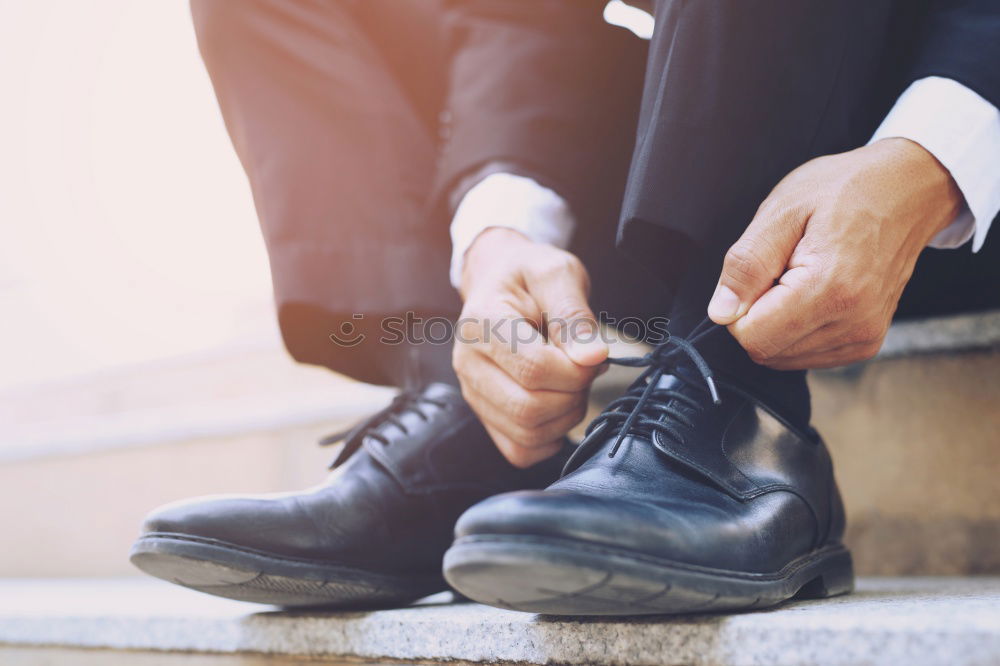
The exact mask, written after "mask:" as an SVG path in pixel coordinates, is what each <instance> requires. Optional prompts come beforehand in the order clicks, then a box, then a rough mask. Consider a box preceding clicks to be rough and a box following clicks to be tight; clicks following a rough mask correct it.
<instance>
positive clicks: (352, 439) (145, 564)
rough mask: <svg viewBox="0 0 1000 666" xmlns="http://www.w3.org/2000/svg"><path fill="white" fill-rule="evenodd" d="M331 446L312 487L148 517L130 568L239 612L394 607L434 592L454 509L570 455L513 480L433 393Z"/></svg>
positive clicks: (534, 484)
mask: <svg viewBox="0 0 1000 666" xmlns="http://www.w3.org/2000/svg"><path fill="white" fill-rule="evenodd" d="M345 438H346V441H345V445H344V449H343V450H342V452H341V454H340V456H339V457H338V459H337V460H336V461H335V462H334V465H333V466H335V467H338V469H337V470H336V471H335V472H333V473H332V474H331V475H330V477H329V479H328V480H327V481H326V482H325V483H323V484H322V485H320V486H318V487H316V488H313V489H310V490H307V491H304V492H300V493H286V494H273V495H260V496H247V497H240V496H219V497H208V498H201V499H196V500H192V501H187V502H183V503H179V504H172V505H167V506H165V507H163V508H161V509H159V510H157V511H155V512H154V513H153V514H152V515H150V516H149V517H148V518H147V520H146V522H145V525H144V526H143V534H142V536H140V537H139V539H138V541H136V543H135V545H134V546H133V548H132V553H131V560H132V563H133V564H135V565H136V566H137V567H139V568H140V569H142V570H143V571H145V572H146V573H149V574H152V575H153V576H157V577H159V578H163V579H165V580H168V581H170V582H172V583H177V584H179V585H184V586H186V587H190V588H193V589H196V590H201V591H202V592H208V593H209V594H215V595H218V596H222V597H229V598H231V599H239V600H242V601H255V602H260V603H268V604H277V605H281V606H318V605H321V606H331V607H351V608H360V607H371V606H386V605H396V604H405V603H408V602H410V601H413V600H415V599H418V598H420V597H423V596H426V595H428V594H432V593H434V592H438V591H441V590H445V589H447V585H446V583H445V582H444V579H443V577H442V575H441V557H442V555H443V554H444V552H445V550H446V549H447V548H448V546H449V545H450V544H451V540H452V530H453V528H454V525H455V520H456V519H457V518H458V516H459V515H460V514H461V513H462V512H463V511H464V510H465V509H467V508H468V507H470V506H472V505H473V504H475V503H476V502H478V501H480V500H482V499H484V498H486V497H488V496H490V495H493V494H496V493H500V492H505V491H511V490H519V489H526V488H544V487H545V486H546V485H548V484H549V483H551V482H552V481H553V480H555V479H556V478H557V477H558V474H559V469H560V468H561V467H562V465H563V464H565V462H566V459H567V457H568V454H569V448H570V447H569V446H567V447H566V449H565V450H564V451H563V452H561V453H560V454H559V455H557V456H556V457H555V458H552V459H550V460H547V461H545V462H542V463H539V464H538V465H536V466H534V467H531V468H529V469H526V470H519V469H516V468H515V467H513V466H511V465H510V464H509V463H507V462H506V460H504V458H503V457H502V456H501V455H500V453H499V452H498V451H497V449H496V447H495V446H494V445H493V443H492V441H491V440H490V438H489V437H488V435H487V434H486V431H485V430H484V429H483V427H482V425H480V423H479V421H478V419H476V417H475V416H474V415H473V413H472V411H471V410H470V409H469V407H468V406H467V405H466V403H465V401H463V400H462V397H461V395H460V394H459V392H458V390H457V389H455V388H452V387H451V386H448V385H446V384H431V385H430V386H429V387H427V388H426V389H425V390H423V391H421V392H405V393H403V394H400V396H398V397H397V398H396V399H395V400H394V401H393V403H392V404H391V405H390V406H389V407H387V408H386V409H385V410H383V411H381V412H379V413H378V414H376V415H374V416H373V417H371V418H369V419H367V420H366V421H365V422H363V423H361V424H360V425H359V426H357V427H356V428H354V429H353V430H352V431H351V432H349V433H346V434H345Z"/></svg>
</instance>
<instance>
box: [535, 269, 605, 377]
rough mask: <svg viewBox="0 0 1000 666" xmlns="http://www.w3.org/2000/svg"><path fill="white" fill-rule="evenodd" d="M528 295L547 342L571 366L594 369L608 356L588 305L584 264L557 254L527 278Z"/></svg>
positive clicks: (587, 283) (587, 287)
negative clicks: (560, 353)
mask: <svg viewBox="0 0 1000 666" xmlns="http://www.w3.org/2000/svg"><path fill="white" fill-rule="evenodd" d="M526 281H527V288H528V292H529V293H530V294H531V296H532V298H534V300H535V302H536V303H537V304H538V309H539V310H540V311H541V313H542V314H543V315H544V319H545V328H546V335H547V336H548V339H549V342H550V343H551V344H553V345H555V346H556V347H557V348H559V349H561V350H562V351H563V352H564V353H565V354H566V356H568V357H569V358H570V359H571V360H572V361H573V362H574V363H576V364H577V365H582V366H588V367H590V366H596V365H599V364H601V363H603V362H604V360H605V359H606V358H607V357H608V345H607V344H606V343H605V342H604V340H602V339H601V336H600V329H599V328H598V326H597V319H596V318H595V317H594V313H593V312H592V311H591V310H590V305H588V304H587V292H588V291H589V289H590V284H589V278H588V277H587V270H586V269H585V268H584V266H583V263H582V262H581V261H580V260H579V259H577V258H576V257H574V256H573V255H571V254H569V253H568V252H567V253H562V254H560V255H556V258H555V259H552V260H549V262H548V263H546V264H545V265H542V266H536V267H533V269H532V270H531V271H529V272H528V274H527V276H526Z"/></svg>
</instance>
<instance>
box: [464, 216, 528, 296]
mask: <svg viewBox="0 0 1000 666" xmlns="http://www.w3.org/2000/svg"><path fill="white" fill-rule="evenodd" d="M526 244H527V245H533V244H534V243H533V242H532V241H531V239H529V238H528V237H527V236H525V235H524V234H522V233H521V232H520V231H516V230H514V229H511V228H508V227H489V228H487V229H484V230H483V231H481V232H480V233H479V235H477V236H476V238H475V240H473V241H472V244H471V245H469V249H468V250H466V251H465V258H464V261H463V264H462V275H461V284H460V288H459V291H460V292H461V294H462V295H463V296H465V295H466V294H467V293H468V291H469V290H470V289H471V288H472V284H473V282H474V281H475V280H476V279H477V278H479V279H484V278H485V279H489V278H490V277H491V276H495V274H496V273H497V270H496V269H495V268H494V267H495V266H504V265H509V263H510V261H509V257H511V256H516V254H517V253H519V252H523V251H524V248H525V245H526ZM496 277H498V276H496Z"/></svg>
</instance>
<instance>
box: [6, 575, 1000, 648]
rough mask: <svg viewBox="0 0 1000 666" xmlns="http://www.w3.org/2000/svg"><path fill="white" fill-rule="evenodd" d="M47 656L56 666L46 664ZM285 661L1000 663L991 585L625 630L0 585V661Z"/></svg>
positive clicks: (122, 584)
mask: <svg viewBox="0 0 1000 666" xmlns="http://www.w3.org/2000/svg"><path fill="white" fill-rule="evenodd" d="M126 651H127V652H126ZM179 653H185V654H183V655H181V654H179ZM95 654H96V655H102V660H100V661H95V660H94V658H95ZM158 654H162V656H163V657H164V660H162V661H157V660H156V659H155V657H156V656H157V655H158ZM53 655H55V656H56V657H58V661H45V660H46V659H51V658H52V656H53ZM116 655H117V657H118V658H119V659H121V658H127V659H122V660H121V661H120V662H119V661H116V660H115V657H116ZM170 655H173V657H172V658H169V659H167V657H168V656H170ZM206 655H214V657H215V658H217V659H218V661H216V660H214V659H213V658H211V657H208V656H206ZM286 658H309V659H311V660H317V659H318V660H329V661H324V662H323V663H343V661H344V660H348V659H350V660H355V659H363V660H366V661H368V660H377V661H378V662H379V663H386V662H394V661H397V660H406V661H410V660H416V661H420V662H434V663H438V662H449V663H453V662H458V663H497V662H500V663H517V664H581V665H583V664H588V665H593V666H598V665H603V664H608V665H611V664H629V665H630V666H644V665H649V666H672V665H677V666H680V665H684V666H759V665H764V664H766V665H767V666H847V665H851V666H856V665H858V664H864V665H866V666H883V665H884V666H938V665H941V666H986V665H989V664H997V663H1000V578H870V579H861V580H860V581H859V585H858V590H857V592H855V593H854V594H852V595H849V596H844V597H839V598H835V599H830V600H825V601H808V602H793V603H789V604H786V605H784V606H782V607H779V608H778V609H775V610H764V611H758V612H753V613H745V614H740V615H702V616H688V617H677V618H670V617H658V618H645V619H639V620H635V619H614V620H603V619H582V618H581V619H573V618H551V617H542V616H536V615H531V614H527V613H517V612H513V611H503V610H497V609H494V608H489V607H486V606H480V605H478V604H473V603H452V602H451V596H450V594H448V593H444V594H442V595H437V596H435V597H429V598H428V599H426V600H424V601H423V602H421V603H420V604H419V605H416V606H413V607H410V608H403V609H396V610H383V611H374V612H363V613H361V612H359V613H322V612H296V613H290V612H280V611H276V610H272V609H269V608H268V607H263V606H254V605H248V604H240V603H238V602H233V601H227V600H224V599H217V598H214V597H208V596H205V595H201V594H198V593H196V592H191V591H189V590H185V589H183V588H179V587H173V586H170V585H168V584H166V583H162V582H159V581H144V580H91V581H46V580H34V581H32V580H20V581H3V582H0V663H4V664H17V665H20V666H24V665H28V664H30V665H32V666H34V665H36V664H43V663H58V664H60V666H62V665H70V666H72V665H74V664H76V665H86V666H89V665H90V664H96V663H100V664H116V663H128V664H139V665H140V666H142V665H144V664H154V663H162V664H174V663H177V664H188V665H189V666H190V665H191V664H206V665H207V664H219V665H222V664H230V663H232V664H243V665H244V666H245V665H247V664H263V663H268V664H272V663H279V664H280V663H285V662H284V661H282V660H283V659H286ZM88 659H89V660H90V661H88ZM272 659H273V660H274V661H272ZM310 663H313V662H312V661H310Z"/></svg>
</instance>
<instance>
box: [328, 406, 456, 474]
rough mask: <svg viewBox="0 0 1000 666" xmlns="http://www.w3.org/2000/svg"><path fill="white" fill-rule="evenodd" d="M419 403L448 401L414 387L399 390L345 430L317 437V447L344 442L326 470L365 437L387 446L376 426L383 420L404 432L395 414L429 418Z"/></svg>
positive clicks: (383, 422)
mask: <svg viewBox="0 0 1000 666" xmlns="http://www.w3.org/2000/svg"><path fill="white" fill-rule="evenodd" d="M422 405H434V406H436V407H440V408H445V407H447V406H448V403H446V402H445V401H443V400H435V399H434V398H428V397H426V396H424V395H422V393H421V392H420V391H418V390H415V389H412V390H404V391H400V392H399V393H398V394H397V395H396V396H395V397H394V398H393V399H392V402H390V403H389V404H388V405H387V406H386V407H384V408H383V409H380V410H379V411H377V412H375V413H374V414H372V415H371V416H369V417H367V418H365V419H364V420H362V421H361V422H359V423H357V424H356V425H354V426H353V427H351V428H349V429H348V430H344V431H341V432H336V433H333V434H332V435H327V436H326V437H323V438H322V439H320V440H319V445H320V446H331V445H333V444H336V443H338V442H344V448H342V449H341V450H340V453H339V454H337V457H336V459H334V461H333V462H332V463H330V469H335V468H337V467H339V466H340V465H342V464H344V462H346V461H347V459H348V458H350V457H351V456H352V455H354V453H355V452H356V451H357V450H358V449H360V448H361V444H362V443H363V442H364V439H365V437H371V438H373V439H375V440H377V441H379V442H382V443H383V444H386V445H388V444H389V441H390V440H389V437H387V436H386V434H385V433H384V432H381V431H380V430H379V428H380V427H381V426H382V425H384V424H386V423H388V424H391V425H393V426H395V427H396V428H398V429H399V430H400V431H402V433H403V434H404V435H408V434H409V429H407V427H406V424H404V423H403V421H402V420H401V419H400V418H399V417H400V416H402V415H403V414H404V413H406V412H410V413H412V414H416V415H417V416H419V417H420V418H421V419H423V420H424V421H428V420H429V417H428V416H427V414H426V413H425V412H424V411H423V410H422V409H421V406H422Z"/></svg>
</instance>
